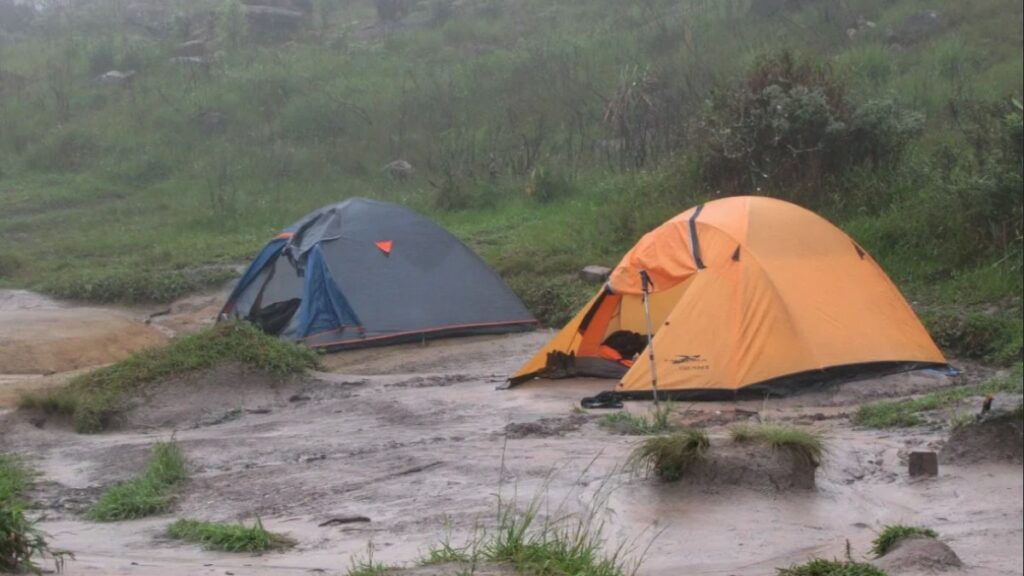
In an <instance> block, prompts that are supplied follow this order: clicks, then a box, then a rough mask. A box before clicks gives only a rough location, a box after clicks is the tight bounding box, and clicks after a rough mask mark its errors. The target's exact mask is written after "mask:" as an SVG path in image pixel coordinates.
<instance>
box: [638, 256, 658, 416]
mask: <svg viewBox="0 0 1024 576" xmlns="http://www.w3.org/2000/svg"><path fill="white" fill-rule="evenodd" d="M640 281H641V283H642V285H643V292H644V317H645V318H646V319H647V354H648V356H649V357H650V360H651V389H652V390H654V407H655V408H657V407H658V367H657V365H656V364H655V362H654V330H653V329H652V327H651V305H650V302H649V298H650V288H651V286H653V285H654V283H653V282H651V277H650V276H648V275H647V271H646V270H641V271H640Z"/></svg>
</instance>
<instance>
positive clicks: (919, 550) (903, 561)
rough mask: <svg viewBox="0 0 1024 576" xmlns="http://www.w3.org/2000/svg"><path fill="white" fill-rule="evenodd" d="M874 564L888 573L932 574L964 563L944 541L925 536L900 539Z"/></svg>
mask: <svg viewBox="0 0 1024 576" xmlns="http://www.w3.org/2000/svg"><path fill="white" fill-rule="evenodd" d="M872 564H874V565H875V567H877V568H880V569H881V570H883V571H885V573H887V574H908V573H914V574H917V573H927V574H932V573H936V572H946V571H948V570H955V569H957V568H960V567H961V566H962V565H963V563H962V562H961V561H960V558H959V557H958V556H957V555H956V552H954V551H953V550H952V549H951V548H950V547H949V546H947V545H946V544H945V543H944V542H941V541H939V540H936V539H934V538H928V537H925V536H912V537H910V538H904V539H902V540H900V541H899V542H897V543H896V544H894V545H893V546H892V547H891V548H889V551H888V552H886V553H885V556H882V557H881V558H879V559H877V560H875V561H874V562H872Z"/></svg>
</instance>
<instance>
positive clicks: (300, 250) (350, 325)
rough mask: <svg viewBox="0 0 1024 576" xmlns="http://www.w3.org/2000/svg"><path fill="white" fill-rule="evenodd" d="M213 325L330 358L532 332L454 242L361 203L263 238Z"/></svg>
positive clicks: (515, 301)
mask: <svg viewBox="0 0 1024 576" xmlns="http://www.w3.org/2000/svg"><path fill="white" fill-rule="evenodd" d="M221 316H222V317H234V318H244V319H247V320H250V321H252V322H254V323H256V324H258V325H259V326H261V327H262V328H263V329H264V330H266V331H267V332H270V333H272V334H276V335H280V336H281V337H283V338H287V339H290V340H299V341H303V342H305V343H306V344H308V345H310V346H313V347H318V348H327V349H332V350H334V349H342V348H352V347H360V346H370V345H378V344H393V343H396V342H403V341H419V340H424V339H427V338H440V337H445V336H461V335H470V334H496V333H503V332H517V331H524V330H532V329H533V328H535V327H536V324H537V321H536V320H534V318H533V317H532V316H531V315H530V313H529V311H527V310H526V307H525V306H523V303H522V302H520V300H519V298H517V297H516V295H515V294H514V293H513V292H512V290H510V289H509V287H508V286H507V285H505V283H504V282H503V281H502V280H501V278H500V277H499V276H498V275H497V274H496V273H495V272H494V271H493V270H491V269H490V268H489V267H488V266H487V264H485V263H484V262H483V261H482V260H481V259H480V258H479V257H478V256H477V255H476V254H474V253H473V251H472V250H470V249H469V248H467V247H466V246H465V245H464V244H463V243H462V242H460V241H459V240H458V239H456V238H455V237H454V236H452V235H451V234H449V233H448V232H447V231H445V230H444V229H443V228H441V227H440V226H437V225H436V224H434V223H433V222H431V221H429V220H427V219H426V218H424V217H422V216H420V215H419V214H416V213H415V212H413V211H411V210H409V209H407V208H403V207H401V206H397V205H394V204H388V203H386V202H378V201H375V200H367V199H365V198H351V199H349V200H346V201H344V202H341V203H340V204H334V205H331V206H326V207H324V208H321V209H319V210H317V211H315V212H313V213H312V214H309V215H308V216H306V217H305V218H303V219H302V220H299V221H298V222H297V223H296V224H295V225H293V226H291V227H290V228H288V229H286V230H285V231H284V232H282V233H281V234H279V235H277V236H276V237H275V238H274V239H272V240H271V241H270V242H269V243H268V244H267V245H266V246H265V247H264V248H263V250H262V251H261V252H260V253H259V255H258V256H257V257H256V259H255V260H254V261H253V263H252V264H251V265H250V266H249V269H248V270H247V271H246V272H245V274H244V275H243V276H242V278H241V279H240V280H239V281H238V285H237V286H236V287H235V289H234V291H233V292H232V293H231V296H230V297H229V298H228V301H227V304H225V305H224V309H223V310H222V312H221Z"/></svg>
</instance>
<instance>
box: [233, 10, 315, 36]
mask: <svg viewBox="0 0 1024 576" xmlns="http://www.w3.org/2000/svg"><path fill="white" fill-rule="evenodd" d="M244 13H245V18H246V20H247V21H248V22H249V26H251V27H252V28H253V29H254V30H256V31H258V32H262V33H264V34H268V33H271V34H273V33H278V32H291V31H294V30H296V29H297V28H299V27H300V26H302V23H303V21H304V20H305V18H306V15H305V14H303V13H302V12H299V11H298V10H289V9H287V8H278V7H276V6H245V11H244Z"/></svg>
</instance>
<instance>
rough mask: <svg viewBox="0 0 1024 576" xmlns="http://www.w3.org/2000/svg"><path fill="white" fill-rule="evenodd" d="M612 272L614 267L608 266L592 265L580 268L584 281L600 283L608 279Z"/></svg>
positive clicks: (581, 277) (581, 278)
mask: <svg viewBox="0 0 1024 576" xmlns="http://www.w3.org/2000/svg"><path fill="white" fill-rule="evenodd" d="M611 273H612V269H611V268H608V267H606V266H595V265H590V266H586V267H584V268H583V270H580V280H583V281H584V282H592V283H594V284H598V283H601V282H604V281H606V280H608V276H610V275H611Z"/></svg>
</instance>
